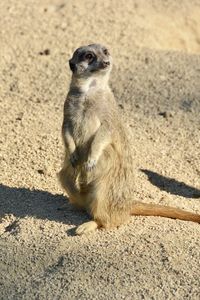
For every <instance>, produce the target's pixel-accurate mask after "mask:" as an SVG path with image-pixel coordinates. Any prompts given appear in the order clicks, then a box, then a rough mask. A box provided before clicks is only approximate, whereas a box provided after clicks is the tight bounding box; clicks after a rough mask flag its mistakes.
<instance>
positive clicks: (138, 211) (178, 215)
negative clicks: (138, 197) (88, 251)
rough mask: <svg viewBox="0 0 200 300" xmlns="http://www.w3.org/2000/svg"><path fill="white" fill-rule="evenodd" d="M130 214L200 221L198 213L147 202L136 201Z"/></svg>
mask: <svg viewBox="0 0 200 300" xmlns="http://www.w3.org/2000/svg"><path fill="white" fill-rule="evenodd" d="M131 215H133V216H160V217H165V218H172V219H179V220H184V221H192V222H197V223H200V215H197V214H193V213H191V212H188V211H184V210H182V209H179V208H175V207H169V206H163V205H158V204H147V203H142V202H137V203H135V204H134V205H133V207H132V211H131Z"/></svg>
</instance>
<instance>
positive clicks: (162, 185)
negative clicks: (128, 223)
mask: <svg viewBox="0 0 200 300" xmlns="http://www.w3.org/2000/svg"><path fill="white" fill-rule="evenodd" d="M140 171H141V172H143V173H144V174H146V175H147V177H148V180H149V181H150V182H151V183H152V184H153V185H155V186H157V187H158V188H159V189H160V190H162V191H166V192H167V193H170V194H173V195H177V196H182V197H185V198H196V199H197V198H199V199H200V190H199V189H196V188H194V187H192V186H189V185H187V184H185V183H184V182H181V181H178V180H176V179H174V178H169V177H165V176H162V175H160V174H158V173H156V172H153V171H150V170H146V169H140Z"/></svg>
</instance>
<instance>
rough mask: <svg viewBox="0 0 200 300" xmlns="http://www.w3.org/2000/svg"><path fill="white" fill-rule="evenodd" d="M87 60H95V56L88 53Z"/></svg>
mask: <svg viewBox="0 0 200 300" xmlns="http://www.w3.org/2000/svg"><path fill="white" fill-rule="evenodd" d="M85 59H88V60H92V59H93V55H92V54H91V53H87V54H86V55H85Z"/></svg>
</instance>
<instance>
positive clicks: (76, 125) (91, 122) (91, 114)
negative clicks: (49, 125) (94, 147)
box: [70, 100, 100, 144]
mask: <svg viewBox="0 0 200 300" xmlns="http://www.w3.org/2000/svg"><path fill="white" fill-rule="evenodd" d="M70 115H71V117H70V119H71V125H72V126H71V128H72V134H73V137H74V140H75V141H76V143H77V144H83V143H85V142H87V141H88V140H90V138H91V137H92V136H93V135H94V134H95V132H96V131H97V130H98V128H99V126H100V120H99V118H98V117H97V114H96V112H95V109H94V107H93V106H92V105H91V103H90V102H89V101H87V100H86V101H85V102H84V103H80V104H79V105H77V106H76V107H72V108H71V114H70Z"/></svg>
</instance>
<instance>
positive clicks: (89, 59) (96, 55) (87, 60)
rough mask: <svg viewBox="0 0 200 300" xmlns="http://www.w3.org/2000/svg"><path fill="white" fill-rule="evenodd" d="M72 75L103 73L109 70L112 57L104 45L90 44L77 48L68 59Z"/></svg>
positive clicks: (87, 75) (88, 75)
mask: <svg viewBox="0 0 200 300" xmlns="http://www.w3.org/2000/svg"><path fill="white" fill-rule="evenodd" d="M69 66H70V69H71V71H72V72H73V75H74V76H77V77H86V78H88V77H90V76H94V74H95V75H97V76H98V75H102V76H103V75H105V74H107V73H109V72H110V71H111V68H112V57H111V56H110V53H109V51H108V49H107V48H106V47H105V46H102V45H99V44H92V45H88V46H83V47H80V48H78V49H77V50H76V51H75V52H74V54H73V56H72V58H71V59H70V60H69Z"/></svg>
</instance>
